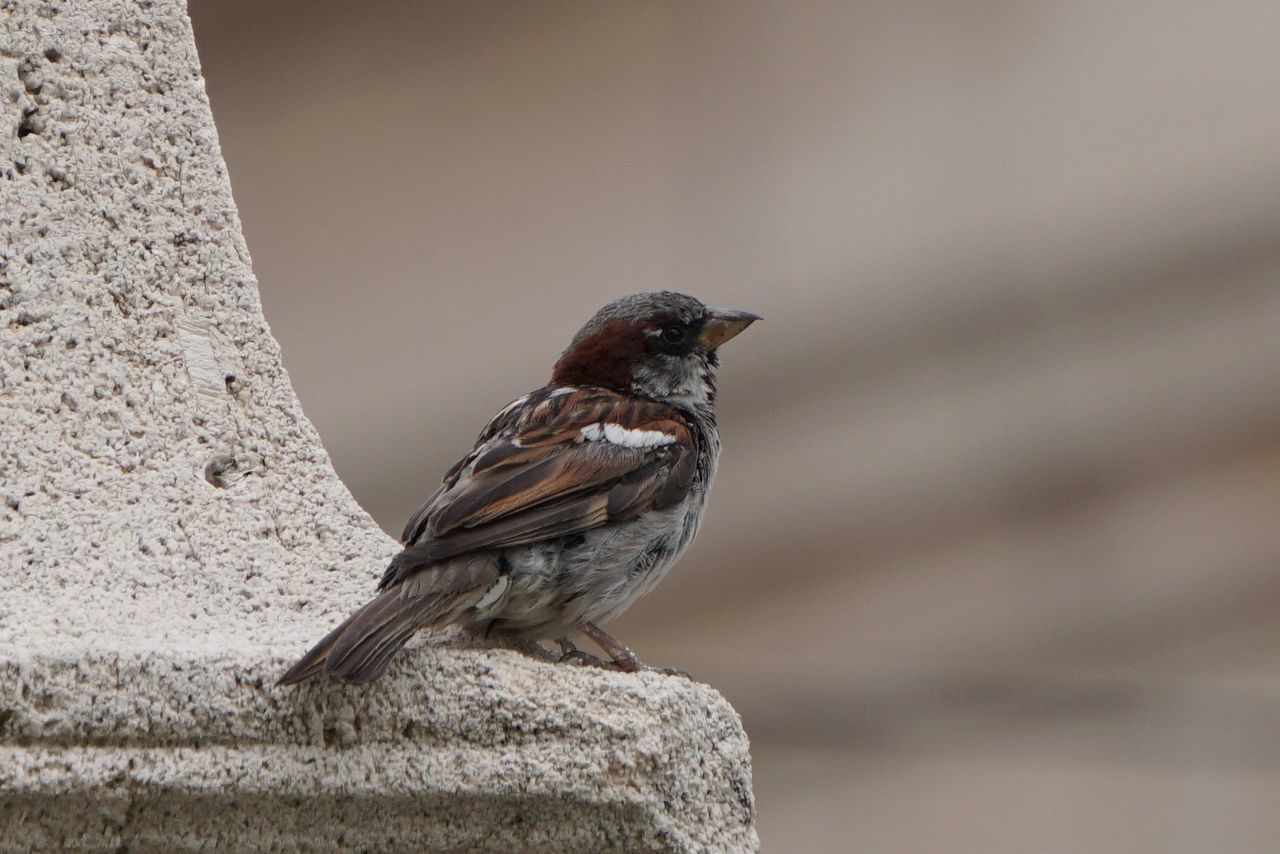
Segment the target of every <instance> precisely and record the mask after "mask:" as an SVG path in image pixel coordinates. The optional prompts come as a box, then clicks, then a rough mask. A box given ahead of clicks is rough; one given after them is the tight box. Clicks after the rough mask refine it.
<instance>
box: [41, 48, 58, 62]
mask: <svg viewBox="0 0 1280 854" xmlns="http://www.w3.org/2000/svg"><path fill="white" fill-rule="evenodd" d="M44 58H45V59H47V60H49V61H50V62H57V61H58V60H60V59H62V51H60V50H58V49H57V48H56V47H51V48H49V49H48V50H46V51H45V52H44Z"/></svg>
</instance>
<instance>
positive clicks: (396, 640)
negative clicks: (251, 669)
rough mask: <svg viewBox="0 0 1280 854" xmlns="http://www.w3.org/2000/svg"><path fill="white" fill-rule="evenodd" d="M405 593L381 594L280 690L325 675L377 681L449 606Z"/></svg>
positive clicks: (293, 672)
mask: <svg viewBox="0 0 1280 854" xmlns="http://www.w3.org/2000/svg"><path fill="white" fill-rule="evenodd" d="M404 592H405V591H404V590H403V589H402V588H401V587H393V588H391V589H390V590H387V591H384V592H383V593H381V594H380V595H379V596H378V597H377V598H376V599H374V600H373V601H372V602H370V603H369V604H367V605H365V606H364V607H363V608H361V609H360V610H359V611H356V612H355V613H354V614H352V615H351V616H350V617H348V618H347V619H346V621H345V622H343V624H342V625H340V626H338V627H337V628H336V629H334V630H333V631H331V632H329V634H327V635H325V637H324V639H323V640H322V641H320V643H318V644H316V645H315V646H314V647H312V649H311V651H310V652H308V653H307V654H306V655H304V656H302V658H301V659H299V661H298V663H297V664H295V665H293V667H290V668H289V670H288V672H287V673H285V674H284V675H283V676H281V677H280V681H279V682H277V683H276V684H277V685H293V684H295V683H298V682H302V681H303V680H305V679H310V678H311V677H312V676H317V675H319V674H320V673H321V672H322V671H328V673H329V674H330V675H331V676H334V677H335V678H337V679H341V680H342V681H343V682H353V683H356V684H364V683H367V682H372V681H373V680H375V679H377V678H378V677H379V676H381V675H382V673H383V671H385V670H386V669H387V665H388V664H390V663H391V657H392V656H393V655H395V654H396V653H397V652H398V651H399V650H400V648H401V647H403V646H404V645H405V644H406V643H407V642H408V640H409V638H411V637H412V636H413V633H414V632H416V631H417V630H418V629H419V628H421V627H422V626H424V625H426V624H427V623H429V622H432V618H433V617H436V616H438V614H437V613H436V612H437V611H438V610H441V609H440V606H441V605H442V604H444V603H442V602H440V601H439V599H438V598H437V597H432V596H428V597H416V596H415V597H410V596H405V595H403V594H404Z"/></svg>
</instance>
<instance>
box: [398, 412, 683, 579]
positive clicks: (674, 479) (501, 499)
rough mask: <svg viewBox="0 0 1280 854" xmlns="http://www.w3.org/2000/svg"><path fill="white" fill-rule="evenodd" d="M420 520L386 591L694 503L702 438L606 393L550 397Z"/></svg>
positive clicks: (516, 419) (455, 473)
mask: <svg viewBox="0 0 1280 854" xmlns="http://www.w3.org/2000/svg"><path fill="white" fill-rule="evenodd" d="M503 418H505V419H506V422H507V423H505V424H500V425H498V426H497V427H495V426H494V424H492V423H491V425H490V427H489V428H486V431H485V432H484V433H482V434H481V439H480V441H479V442H478V443H477V448H476V450H475V451H473V452H472V453H471V454H470V455H468V456H467V457H465V458H464V459H463V460H462V461H460V463H459V464H458V465H457V466H455V467H454V469H453V470H451V471H450V474H449V475H448V476H447V477H446V480H445V483H444V485H443V486H441V488H440V490H439V491H438V492H437V493H436V494H435V495H433V496H432V497H431V499H430V500H429V501H428V502H427V504H426V505H424V506H423V507H422V509H420V510H419V511H418V512H417V513H416V514H414V518H413V519H411V520H410V524H409V526H408V527H407V528H406V531H405V534H406V539H407V540H408V542H407V543H406V548H405V549H404V551H402V552H401V553H400V554H399V555H397V556H396V558H395V559H394V560H393V561H392V563H391V566H390V567H389V568H388V569H387V573H386V575H385V576H384V577H383V581H382V584H381V585H380V587H381V588H385V587H387V586H390V585H392V584H396V583H399V582H401V581H403V580H404V579H405V577H406V576H408V575H409V574H411V573H413V572H415V571H418V570H420V569H423V568H426V567H430V566H431V565H432V564H435V563H438V562H440V561H443V560H446V559H448V558H451V557H456V556H457V555H460V554H465V553H467V552H471V551H477V550H481V549H493V548H502V547H505V546H511V545H518V544H521V543H529V542H535V541H537V540H543V539H550V538H553V537H559V536H566V535H569V534H574V533H579V532H582V531H586V530H589V529H591V528H596V527H599V526H601V525H607V524H613V523H617V522H622V521H625V520H627V519H630V518H633V517H634V516H636V515H637V514H639V513H641V512H643V511H644V510H646V509H649V508H651V507H659V508H660V507H667V506H671V505H673V504H676V503H678V502H679V501H680V500H681V499H683V498H684V496H685V495H686V494H688V491H689V488H690V485H691V484H692V482H693V475H694V471H695V467H696V464H697V447H696V443H697V442H698V441H699V439H698V434H697V432H696V430H695V429H694V428H692V427H691V425H690V423H689V422H688V421H687V420H686V419H685V417H684V416H683V415H681V414H680V413H679V412H678V411H677V410H675V409H673V408H671V407H669V406H666V405H663V404H660V403H656V402H654V401H646V400H635V399H631V398H626V397H623V396H621V395H618V394H615V393H613V392H609V391H604V390H601V389H573V390H564V389H560V390H557V389H543V390H542V391H541V392H539V393H536V394H535V395H531V396H530V397H529V399H527V400H526V401H525V402H524V403H523V404H522V405H520V406H518V407H517V408H516V409H515V410H514V411H510V412H506V411H504V413H501V414H500V415H499V417H498V419H495V422H497V421H498V420H499V419H503Z"/></svg>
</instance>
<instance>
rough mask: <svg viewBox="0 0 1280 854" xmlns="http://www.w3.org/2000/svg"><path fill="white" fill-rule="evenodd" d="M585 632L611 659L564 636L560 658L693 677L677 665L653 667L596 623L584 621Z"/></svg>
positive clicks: (609, 667)
mask: <svg viewBox="0 0 1280 854" xmlns="http://www.w3.org/2000/svg"><path fill="white" fill-rule="evenodd" d="M581 629H582V632H583V634H585V635H586V636H587V637H589V638H591V639H592V640H593V641H595V642H596V643H597V644H599V645H600V648H601V649H603V650H604V651H605V652H606V653H608V655H609V658H610V659H611V661H605V660H604V659H602V658H599V657H597V656H594V655H591V654H589V653H585V652H583V651H582V650H580V649H578V648H577V647H575V646H574V645H573V644H572V643H571V642H570V641H569V640H568V639H565V638H562V639H560V640H559V641H558V643H559V644H560V649H561V650H562V651H563V652H564V655H562V656H561V658H560V660H561V661H565V660H566V659H568V660H577V661H582V662H587V663H592V664H595V665H596V666H597V667H603V668H604V669H606V670H618V671H621V672H623V673H661V674H663V675H664V676H683V677H684V678H685V679H692V678H693V677H692V676H690V675H689V674H688V673H686V672H685V671H683V670H680V669H679V668H676V667H651V666H649V665H648V664H644V663H642V662H641V661H640V659H638V658H636V654H635V653H634V652H632V651H631V650H629V649H627V647H625V646H623V645H622V644H621V643H620V642H618V640H617V639H615V638H614V637H613V636H612V635H610V634H608V633H607V632H605V631H604V630H603V629H601V628H600V627H599V626H597V625H596V624H595V623H583V624H582V626H581Z"/></svg>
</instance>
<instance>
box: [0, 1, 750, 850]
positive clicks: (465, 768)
mask: <svg viewBox="0 0 1280 854" xmlns="http://www.w3.org/2000/svg"><path fill="white" fill-rule="evenodd" d="M0 28H2V29H0V407H2V410H0V412H2V415H3V417H2V418H0V848H3V849H6V850H9V849H18V850H21V849H28V848H37V849H39V848H50V847H58V846H79V847H87V848H91V849H97V848H118V847H121V846H124V847H133V848H142V849H150V848H158V849H170V848H174V847H213V846H215V845H221V846H224V847H267V848H272V847H274V848H292V847H306V848H313V847H321V848H323V847H334V846H339V847H355V848H371V849H380V848H388V847H396V846H404V847H410V846H414V847H423V846H426V847H429V848H430V849H431V850H450V849H472V850H530V849H539V848H544V849H554V850H583V851H586V850H605V849H624V850H744V849H752V848H754V847H756V844H757V843H756V837H755V831H754V825H753V819H754V806H753V802H752V796H751V771H750V758H749V756H748V752H747V741H746V737H745V735H744V734H743V731H742V728H741V725H740V723H739V721H738V718H737V715H736V714H735V713H734V712H733V710H732V708H730V707H729V705H728V704H727V703H726V702H725V701H724V699H723V698H722V697H720V695H719V694H717V693H716V692H715V691H713V690H711V689H710V688H708V687H706V686H703V685H699V684H697V683H693V682H689V681H687V680H682V679H673V678H669V677H662V676H657V675H651V674H644V675H639V676H624V675H619V674H609V673H602V672H598V671H593V670H587V669H579V668H572V667H566V666H557V665H551V664H546V663H543V662H540V661H535V660H532V659H530V658H528V657H525V656H523V655H520V654H518V653H514V652H510V651H505V650H477V649H468V648H465V647H460V646H458V645H456V644H454V643H447V642H444V641H441V640H437V641H435V642H434V643H421V644H419V645H418V646H417V648H416V649H414V650H411V651H410V652H409V653H407V654H406V655H404V656H403V657H402V660H401V661H399V662H398V663H397V664H396V665H395V666H394V668H393V670H392V671H391V672H390V673H389V675H388V676H387V678H385V679H384V680H383V681H381V682H380V683H378V684H377V685H375V686H373V687H371V688H367V689H360V688H348V687H340V686H330V685H326V684H319V685H313V686H309V687H304V688H303V689H301V690H291V689H277V688H275V687H273V683H274V680H275V679H276V677H277V676H278V675H279V674H280V673H281V672H282V670H283V668H284V667H285V666H286V665H287V664H288V663H289V662H290V661H292V660H293V659H294V658H295V657H296V656H298V655H300V654H301V653H302V652H303V651H305V649H306V648H307V647H308V645H309V644H310V643H311V642H313V641H315V640H316V639H317V638H319V637H320V636H322V635H323V634H324V633H325V632H326V631H327V630H328V629H329V628H331V627H332V625H333V624H334V623H335V622H336V621H337V620H339V619H341V618H342V617H343V616H345V615H346V614H347V613H348V612H349V611H350V610H352V609H353V608H355V607H356V606H357V605H359V604H360V603H361V602H363V601H364V600H365V599H366V598H367V596H368V595H369V594H370V591H371V589H372V586H373V583H374V581H375V580H376V578H377V576H378V575H379V573H380V571H381V568H382V566H383V564H384V563H385V561H386V559H387V558H388V557H389V556H390V555H391V554H392V553H393V552H394V550H395V544H394V543H393V542H392V541H391V540H390V539H389V538H387V537H386V536H385V535H383V534H382V533H381V532H380V531H379V530H378V529H377V528H376V526H375V525H374V524H373V522H372V521H371V520H370V519H369V518H368V516H367V515H366V514H365V513H364V512H363V511H362V510H361V509H360V508H359V507H358V506H357V505H356V504H355V502H354V501H353V500H352V498H351V496H350V494H349V493H348V492H347V490H346V489H345V488H344V487H343V485H342V483H341V482H340V481H339V480H338V479H337V477H336V475H335V474H334V472H333V469H332V467H331V465H330V463H329V460H328V457H327V455H326V454H325V452H324V450H323V448H322V447H321V445H320V441H319V438H318V436H317V435H316V434H315V431H314V430H313V429H312V427H311V425H310V424H309V423H308V422H307V420H306V418H305V417H304V416H303V414H302V412H301V409H300V408H299V406H298V402H297V400H296V398H295V396H294V394H293V391H292V389H291V388H290V386H289V381H288V377H287V375H286V374H285V372H284V370H283V368H282V366H281V362H280V353H279V350H278V348H277V346H276V343H275V341H274V340H273V339H272V337H271V335H270V332H269V330H268V329H267V326H266V323H265V321H264V320H263V318H262V312H261V307H260V305H259V301H258V292H257V286H256V282H255V281H254V278H253V275H252V272H251V270H250V266H249V254H248V251H247V250H246V248H245V245H244V242H243V238H242V237H241V232H240V223H239V220H238V218H237V215H236V211H235V207H234V205H233V203H232V201H231V192H230V186H229V183H228V180H227V175H226V169H225V166H224V165H223V162H222V158H221V155H220V153H219V150H218V144H217V135H216V132H215V130H214V126H213V122H212V119H211V116H210V113H209V106H208V103H207V100H206V98H205V94H204V85H203V79H202V78H201V76H200V70H199V63H198V60H197V57H196V53H195V47H194V42H193V39H192V35H191V30H190V24H189V22H188V20H187V16H186V13H185V9H184V7H183V6H182V5H181V4H180V3H176V2H172V0H162V2H156V3H145V2H139V3H137V4H120V3H115V2H106V0H77V2H72V3H64V4H55V3H46V2H29V1H28V0H4V2H0ZM269 96H272V95H271V93H269V92H268V93H264V97H269ZM275 96H278V97H287V93H276V95H275Z"/></svg>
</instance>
